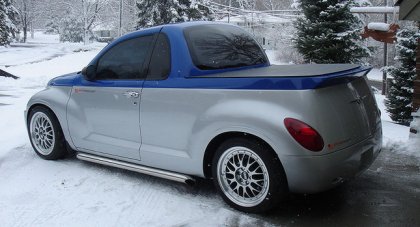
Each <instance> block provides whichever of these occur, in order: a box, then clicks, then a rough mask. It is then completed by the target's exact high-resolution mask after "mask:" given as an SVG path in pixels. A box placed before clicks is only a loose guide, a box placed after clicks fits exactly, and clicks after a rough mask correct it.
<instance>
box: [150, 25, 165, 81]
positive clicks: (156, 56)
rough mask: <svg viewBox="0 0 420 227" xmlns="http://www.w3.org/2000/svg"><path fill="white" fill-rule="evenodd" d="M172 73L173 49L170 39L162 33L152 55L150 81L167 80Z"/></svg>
mask: <svg viewBox="0 0 420 227" xmlns="http://www.w3.org/2000/svg"><path fill="white" fill-rule="evenodd" d="M170 71H171V48H170V45H169V40H168V37H166V35H165V34H162V33H160V34H159V36H158V38H157V40H156V45H155V48H154V50H153V53H152V57H151V60H150V64H149V70H148V73H147V79H148V80H163V79H166V78H167V77H168V75H169V73H170Z"/></svg>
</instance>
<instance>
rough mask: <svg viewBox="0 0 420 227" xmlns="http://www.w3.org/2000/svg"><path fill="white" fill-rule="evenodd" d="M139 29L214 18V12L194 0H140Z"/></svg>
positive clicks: (138, 3) (138, 5) (138, 4)
mask: <svg viewBox="0 0 420 227" xmlns="http://www.w3.org/2000/svg"><path fill="white" fill-rule="evenodd" d="M137 8H138V10H139V12H138V22H137V29H139V28H144V27H151V26H154V25H160V24H168V23H175V22H183V21H193V20H213V16H212V12H211V11H210V9H209V8H208V7H206V6H203V5H201V4H198V2H197V1H194V0H140V1H138V2H137Z"/></svg>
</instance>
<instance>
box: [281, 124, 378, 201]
mask: <svg viewBox="0 0 420 227" xmlns="http://www.w3.org/2000/svg"><path fill="white" fill-rule="evenodd" d="M381 147H382V129H381V128H379V129H378V130H377V132H376V133H375V134H374V135H373V136H372V137H370V138H368V139H366V140H364V141H362V142H360V143H357V144H354V145H352V146H350V147H347V148H345V149H342V150H339V151H336V152H334V153H331V154H326V155H321V156H285V157H282V164H283V167H284V169H285V172H286V176H287V180H288V184H289V190H290V191H291V192H295V193H317V192H322V191H325V190H328V189H330V188H333V187H335V186H337V185H338V184H340V183H342V182H344V181H348V180H350V179H352V178H354V177H356V176H358V175H360V174H361V173H362V172H363V171H365V170H366V169H367V168H368V167H369V166H370V165H371V164H372V163H373V161H374V160H375V159H376V157H377V156H378V154H379V153H380V151H381Z"/></svg>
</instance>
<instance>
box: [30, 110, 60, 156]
mask: <svg viewBox="0 0 420 227" xmlns="http://www.w3.org/2000/svg"><path fill="white" fill-rule="evenodd" d="M29 129H30V133H31V140H32V143H33V145H34V146H35V148H36V149H37V151H38V152H39V153H41V154H42V155H49V154H50V153H51V152H52V151H53V149H54V141H55V135H54V128H53V124H52V123H51V120H50V119H49V117H48V116H47V115H46V114H45V113H43V112H36V113H35V114H34V115H33V116H32V118H31V122H30V126H29Z"/></svg>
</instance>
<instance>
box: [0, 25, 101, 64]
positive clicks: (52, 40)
mask: <svg viewBox="0 0 420 227" xmlns="http://www.w3.org/2000/svg"><path fill="white" fill-rule="evenodd" d="M104 45H105V44H103V43H92V44H89V45H87V46H82V45H80V44H79V43H59V38H58V35H45V34H43V33H42V32H36V33H35V38H34V39H30V38H29V39H28V42H27V43H11V44H10V46H11V47H2V48H0V55H1V56H2V57H1V58H0V68H2V67H9V66H16V65H22V64H28V63H37V62H42V61H46V60H49V59H53V58H55V57H59V56H63V55H66V54H69V53H72V52H78V51H86V50H92V49H96V48H100V47H103V46H104Z"/></svg>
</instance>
